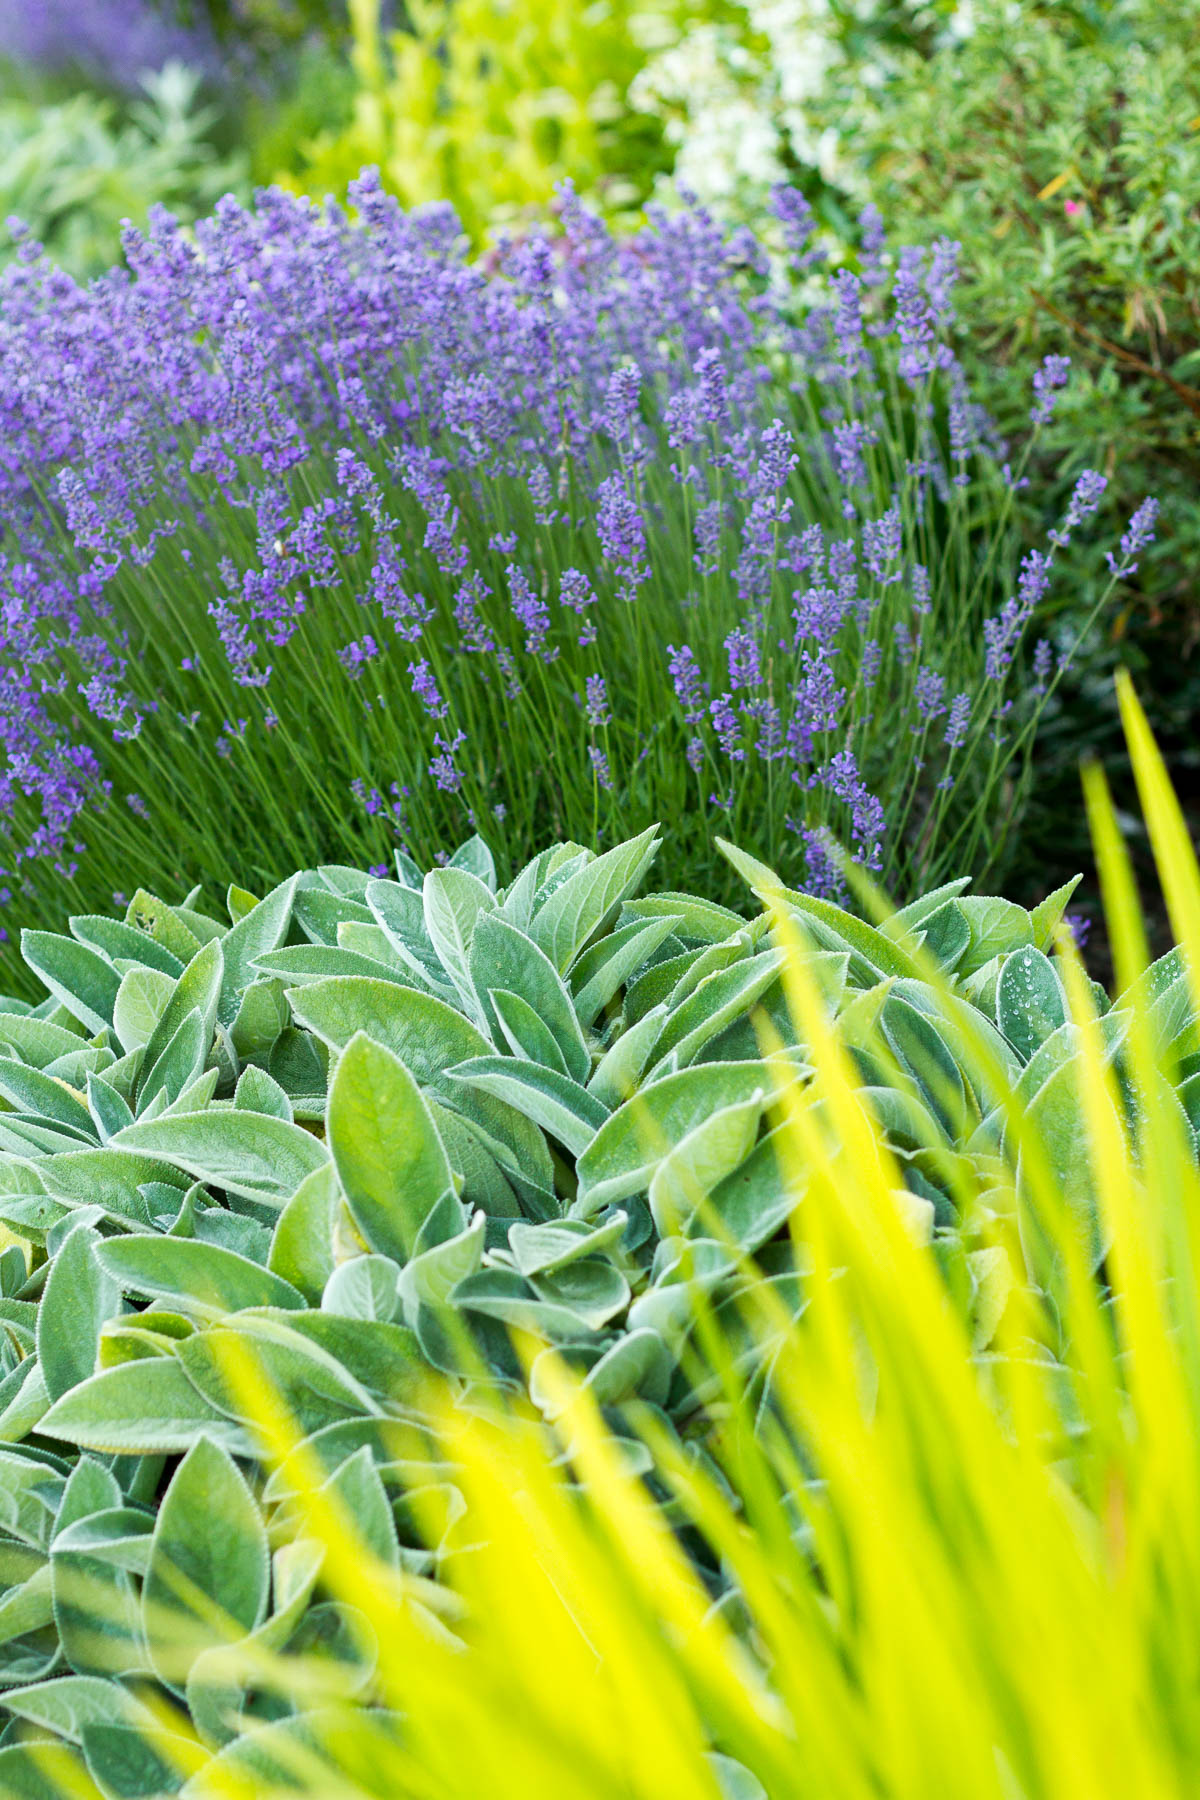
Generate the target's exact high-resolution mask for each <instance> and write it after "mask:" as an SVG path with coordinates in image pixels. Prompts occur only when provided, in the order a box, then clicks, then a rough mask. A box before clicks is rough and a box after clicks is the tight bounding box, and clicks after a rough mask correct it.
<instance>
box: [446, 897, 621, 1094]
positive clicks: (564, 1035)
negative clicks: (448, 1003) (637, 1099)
mask: <svg viewBox="0 0 1200 1800" xmlns="http://www.w3.org/2000/svg"><path fill="white" fill-rule="evenodd" d="M469 974H470V979H471V982H472V985H473V989H474V992H475V993H476V994H478V995H479V996H480V998H481V999H482V1000H483V1002H484V1007H485V1010H487V1008H488V1001H487V999H486V996H487V995H488V994H489V992H490V991H491V990H493V989H502V990H504V991H505V992H507V993H510V994H514V995H516V996H518V998H519V1000H520V1001H521V1003H522V1004H523V1005H525V1006H528V1007H529V1008H530V1009H531V1010H532V1011H533V1012H534V1013H535V1014H536V1016H537V1018H538V1019H539V1020H540V1021H541V1023H542V1025H543V1026H544V1028H545V1029H546V1030H547V1031H548V1032H549V1033H550V1035H551V1036H552V1037H553V1039H554V1041H555V1043H556V1044H557V1046H558V1050H559V1055H560V1058H561V1062H562V1067H563V1072H564V1073H565V1074H567V1075H569V1076H570V1077H571V1079H572V1080H574V1081H577V1082H584V1081H586V1080H587V1078H588V1075H589V1073H590V1072H591V1056H590V1054H589V1052H588V1047H587V1044H586V1043H585V1042H584V1037H583V1032H582V1030H581V1029H580V1025H579V1021H578V1019H577V1018H576V1016H575V1007H574V1004H573V1002H572V999H571V996H570V994H569V993H568V992H567V989H566V987H565V986H564V985H563V982H562V979H561V977H560V976H559V973H558V971H557V969H556V968H555V966H554V964H553V963H552V962H551V961H550V958H549V957H548V956H547V955H546V954H545V952H544V951H542V950H540V949H539V948H538V946H537V944H535V943H534V942H533V940H532V939H531V938H529V937H527V936H526V935H525V933H524V932H522V931H518V930H517V928H516V927H515V926H514V925H510V924H509V922H508V920H507V919H503V918H500V917H499V916H498V915H497V914H495V913H485V914H484V915H482V916H481V917H480V918H479V920H478V922H477V924H476V927H475V934H474V937H473V940H472V943H471V952H470V962H469ZM493 1022H494V1021H493ZM493 1036H495V1037H496V1041H497V1043H498V1044H499V1042H500V1039H499V1037H498V1035H497V1034H496V1033H495V1032H494V1033H493ZM536 1060H541V1059H536Z"/></svg>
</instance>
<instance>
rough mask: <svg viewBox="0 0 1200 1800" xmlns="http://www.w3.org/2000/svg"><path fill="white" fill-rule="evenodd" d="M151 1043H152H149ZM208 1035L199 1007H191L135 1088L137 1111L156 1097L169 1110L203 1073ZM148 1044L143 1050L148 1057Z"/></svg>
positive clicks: (144, 1107)
mask: <svg viewBox="0 0 1200 1800" xmlns="http://www.w3.org/2000/svg"><path fill="white" fill-rule="evenodd" d="M152 1042H153V1040H152ZM209 1042H210V1033H209V1032H208V1031H207V1030H206V1028H205V1021H204V1018H203V1016H202V1014H201V1012H200V1009H199V1007H193V1008H192V1011H191V1012H190V1013H187V1014H186V1015H185V1016H184V1017H183V1018H182V1019H181V1020H180V1021H179V1024H178V1026H177V1027H176V1029H175V1031H174V1033H173V1035H172V1036H171V1038H170V1039H169V1040H168V1042H167V1043H166V1044H164V1046H163V1048H162V1050H161V1052H160V1053H159V1055H158V1057H157V1058H156V1059H155V1061H154V1062H153V1063H151V1064H150V1065H149V1067H147V1069H146V1073H145V1075H144V1076H143V1077H142V1079H141V1081H140V1082H139V1084H138V1110H139V1112H144V1111H145V1109H146V1107H147V1106H149V1104H150V1102H151V1101H152V1100H153V1099H155V1098H156V1096H157V1095H159V1094H162V1095H163V1097H164V1099H165V1101H166V1104H167V1105H168V1106H169V1105H171V1104H172V1102H173V1101H175V1100H178V1098H179V1096H180V1094H182V1093H183V1092H184V1090H185V1089H186V1088H188V1087H190V1086H191V1084H192V1082H193V1081H195V1080H196V1079H197V1077H198V1076H199V1075H200V1074H201V1073H202V1072H203V1069H204V1063H205V1058H206V1057H207V1055H208V1046H209ZM151 1047H152V1043H151V1044H148V1045H147V1047H146V1055H147V1057H149V1055H150V1052H151Z"/></svg>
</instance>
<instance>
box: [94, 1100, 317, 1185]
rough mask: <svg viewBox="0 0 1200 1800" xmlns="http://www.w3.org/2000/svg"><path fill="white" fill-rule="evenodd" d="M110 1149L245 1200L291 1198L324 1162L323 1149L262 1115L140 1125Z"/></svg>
mask: <svg viewBox="0 0 1200 1800" xmlns="http://www.w3.org/2000/svg"><path fill="white" fill-rule="evenodd" d="M112 1141H113V1144H114V1145H118V1146H120V1148H122V1149H126V1150H140V1151H142V1152H143V1153H144V1154H149V1155H151V1156H157V1157H161V1158H162V1159H163V1161H165V1162H171V1163H173V1164H174V1165H175V1166H176V1167H177V1168H180V1169H183V1170H186V1172H187V1173H188V1174H189V1175H191V1176H192V1177H193V1178H194V1179H195V1180H197V1181H205V1182H209V1183H211V1184H212V1185H213V1186H215V1187H221V1188H224V1189H225V1190H226V1191H227V1192H228V1193H232V1194H244V1195H246V1196H247V1197H248V1198H249V1199H252V1200H253V1199H260V1200H266V1201H268V1202H276V1203H278V1202H279V1201H281V1200H286V1199H290V1198H291V1196H292V1195H293V1194H294V1193H295V1191H296V1189H297V1188H298V1187H299V1185H300V1183H301V1182H302V1181H303V1179H304V1177H305V1176H306V1175H310V1174H311V1173H312V1171H313V1170H314V1169H319V1168H320V1167H321V1165H322V1164H323V1163H324V1162H325V1161H326V1160H327V1157H328V1151H327V1150H326V1148H325V1146H324V1144H322V1143H321V1142H320V1141H319V1140H318V1139H317V1138H315V1137H313V1136H312V1134H311V1133H310V1132H307V1131H304V1130H303V1129H302V1128H301V1127H300V1126H299V1125H289V1124H288V1123H287V1121H286V1120H285V1119H272V1118H267V1117H266V1116H265V1115H263V1114H262V1113H243V1112H232V1111H230V1112H207V1113H185V1114H181V1115H179V1116H178V1117H176V1118H171V1119H153V1120H151V1121H150V1122H149V1124H146V1123H143V1122H142V1121H140V1120H139V1121H138V1123H137V1124H136V1125H129V1126H127V1127H126V1128H125V1130H124V1131H121V1132H118V1133H117V1135H116V1137H115V1138H114V1139H113V1140H112Z"/></svg>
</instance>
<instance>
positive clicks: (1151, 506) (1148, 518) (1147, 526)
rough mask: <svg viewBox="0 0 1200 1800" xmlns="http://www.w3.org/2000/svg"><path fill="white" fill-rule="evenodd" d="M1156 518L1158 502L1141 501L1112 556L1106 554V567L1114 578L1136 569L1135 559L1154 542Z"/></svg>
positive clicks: (1130, 573)
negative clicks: (1115, 552)
mask: <svg viewBox="0 0 1200 1800" xmlns="http://www.w3.org/2000/svg"><path fill="white" fill-rule="evenodd" d="M1157 518H1158V501H1157V500H1154V499H1147V500H1143V501H1142V504H1141V505H1140V506H1139V507H1138V509H1137V511H1136V512H1135V513H1134V515H1133V517H1132V518H1131V519H1130V521H1129V524H1128V527H1127V528H1126V530H1125V533H1124V536H1123V537H1122V539H1121V542H1120V544H1119V546H1118V548H1117V554H1116V555H1115V556H1114V555H1113V553H1112V551H1111V550H1110V551H1108V552H1107V558H1108V566H1109V568H1110V569H1111V570H1112V572H1113V574H1114V575H1115V576H1125V575H1132V574H1133V573H1134V572H1135V571H1136V569H1137V561H1136V558H1137V557H1139V556H1140V555H1141V553H1142V551H1143V550H1145V549H1147V548H1148V547H1149V545H1151V544H1152V543H1153V542H1154V525H1155V521H1156V519H1157Z"/></svg>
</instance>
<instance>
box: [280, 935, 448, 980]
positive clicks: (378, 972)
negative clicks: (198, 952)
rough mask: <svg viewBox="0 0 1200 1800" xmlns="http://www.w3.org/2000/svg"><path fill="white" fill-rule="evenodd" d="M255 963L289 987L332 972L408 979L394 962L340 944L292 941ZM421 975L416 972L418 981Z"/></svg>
mask: <svg viewBox="0 0 1200 1800" xmlns="http://www.w3.org/2000/svg"><path fill="white" fill-rule="evenodd" d="M254 966H255V968H256V969H259V970H261V972H262V973H263V974H264V975H270V976H272V977H275V978H277V979H278V980H281V981H285V982H286V983H287V985H288V986H289V987H303V986H305V985H307V984H308V983H309V982H313V981H324V980H325V979H327V978H328V977H329V976H331V975H365V976H367V977H368V978H370V979H372V980H375V981H393V982H403V981H404V979H405V977H404V974H403V973H401V972H399V971H398V970H397V969H396V968H395V966H394V965H390V964H387V963H382V962H378V961H376V959H375V958H374V957H372V956H363V955H360V954H359V953H358V952H357V951H355V950H346V949H343V948H342V946H341V945H340V944H289V945H288V946H287V948H286V949H284V950H272V951H271V952H270V953H269V954H268V955H266V956H260V957H258V958H257V959H256V960H255V964H254ZM419 979H420V978H419V977H418V976H416V975H413V976H412V981H413V982H414V984H415V983H416V982H417V981H418V980H419Z"/></svg>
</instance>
